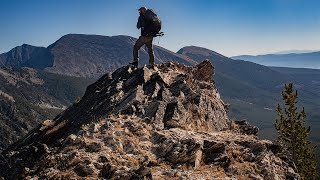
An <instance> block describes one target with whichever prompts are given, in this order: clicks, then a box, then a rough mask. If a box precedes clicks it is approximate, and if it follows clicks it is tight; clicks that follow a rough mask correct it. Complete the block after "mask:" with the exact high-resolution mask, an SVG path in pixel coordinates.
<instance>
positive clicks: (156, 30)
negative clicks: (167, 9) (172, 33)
mask: <svg viewBox="0 0 320 180" xmlns="http://www.w3.org/2000/svg"><path fill="white" fill-rule="evenodd" d="M145 18H146V24H147V25H146V31H147V33H148V34H149V35H150V36H152V37H156V36H159V35H160V34H161V32H160V30H161V20H160V19H159V18H158V16H157V14H156V13H155V12H154V11H153V10H152V9H148V10H147V11H146V14H145Z"/></svg>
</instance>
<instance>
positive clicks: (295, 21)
mask: <svg viewBox="0 0 320 180" xmlns="http://www.w3.org/2000/svg"><path fill="white" fill-rule="evenodd" d="M140 6H147V7H150V8H152V9H154V10H155V11H156V12H157V13H158V15H159V16H160V18H161V19H162V21H163V31H164V32H165V36H164V37H162V38H161V39H160V43H159V45H160V46H163V47H165V48H167V49H170V50H172V51H177V50H179V49H180V48H181V47H183V46H188V45H196V46H202V47H206V48H209V49H212V50H214V51H217V52H219V53H222V54H224V55H227V56H231V55H239V54H263V53H269V52H276V51H282V50H292V49H300V50H320V1H319V0H1V1H0V19H1V26H0V53H3V52H6V51H9V50H10V49H11V48H13V47H15V46H18V45H21V44H23V43H26V44H31V45H35V46H45V47H46V46H48V45H50V44H51V43H53V42H54V41H56V40H57V39H59V38H60V37H61V36H63V35H65V34H68V33H83V34H100V35H107V36H113V35H130V36H133V37H138V36H139V31H138V30H137V29H136V28H135V24H136V21H137V17H138V12H137V8H139V7H140ZM155 44H158V39H156V41H155Z"/></svg>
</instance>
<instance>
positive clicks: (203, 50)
mask: <svg viewBox="0 0 320 180" xmlns="http://www.w3.org/2000/svg"><path fill="white" fill-rule="evenodd" d="M177 53H178V54H185V53H189V54H201V55H204V56H210V55H216V56H221V57H225V56H223V55H222V54H219V53H217V52H215V51H212V50H210V49H207V48H203V47H198V46H185V47H183V48H181V49H180V50H179V51H178V52H177Z"/></svg>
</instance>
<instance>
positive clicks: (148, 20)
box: [130, 7, 161, 67]
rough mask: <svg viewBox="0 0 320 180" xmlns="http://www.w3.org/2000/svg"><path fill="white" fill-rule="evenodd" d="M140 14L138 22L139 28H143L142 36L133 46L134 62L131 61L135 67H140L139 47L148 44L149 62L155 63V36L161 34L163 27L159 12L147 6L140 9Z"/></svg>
mask: <svg viewBox="0 0 320 180" xmlns="http://www.w3.org/2000/svg"><path fill="white" fill-rule="evenodd" d="M138 11H139V13H140V16H139V19H138V22H137V28H138V29H141V36H140V37H139V39H138V40H137V41H136V43H135V45H134V47H133V62H132V63H130V64H131V65H133V66H134V67H138V62H139V49H140V48H141V47H142V46H143V45H146V47H147V48H148V54H149V64H150V65H154V53H153V47H152V41H153V38H154V37H156V36H158V35H159V31H160V29H161V21H160V19H159V18H158V17H157V14H156V13H155V12H154V11H153V10H152V9H148V8H146V7H141V8H139V9H138Z"/></svg>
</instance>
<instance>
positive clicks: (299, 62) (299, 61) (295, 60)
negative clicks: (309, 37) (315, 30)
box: [231, 51, 320, 69]
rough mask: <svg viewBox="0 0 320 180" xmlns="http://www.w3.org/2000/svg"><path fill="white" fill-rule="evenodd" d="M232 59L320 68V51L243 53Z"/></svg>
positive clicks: (278, 65)
mask: <svg viewBox="0 0 320 180" xmlns="http://www.w3.org/2000/svg"><path fill="white" fill-rule="evenodd" d="M231 58H232V59H236V60H245V61H250V62H254V63H257V64H261V65H264V66H276V67H292V68H310V69H320V51H318V52H308V53H288V54H284V53H281V54H266V55H257V56H251V55H241V56H233V57H231Z"/></svg>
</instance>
